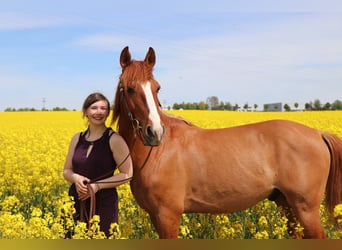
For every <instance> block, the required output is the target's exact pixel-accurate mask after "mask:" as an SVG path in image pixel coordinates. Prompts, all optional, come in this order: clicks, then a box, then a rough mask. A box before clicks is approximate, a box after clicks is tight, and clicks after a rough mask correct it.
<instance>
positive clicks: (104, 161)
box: [69, 128, 118, 236]
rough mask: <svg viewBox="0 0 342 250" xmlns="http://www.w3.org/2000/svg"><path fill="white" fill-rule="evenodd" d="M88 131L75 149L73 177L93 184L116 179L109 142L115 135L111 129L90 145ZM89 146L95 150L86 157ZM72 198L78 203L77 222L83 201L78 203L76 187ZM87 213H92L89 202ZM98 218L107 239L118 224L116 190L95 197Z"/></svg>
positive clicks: (72, 188) (99, 192) (105, 190)
mask: <svg viewBox="0 0 342 250" xmlns="http://www.w3.org/2000/svg"><path fill="white" fill-rule="evenodd" d="M86 134H87V131H85V132H83V133H81V134H80V137H79V141H78V143H77V145H76V148H75V151H74V156H73V158H72V166H73V171H74V173H77V174H80V175H82V176H86V177H87V178H89V179H90V180H100V179H105V178H108V177H110V176H113V174H114V170H115V169H116V163H115V160H114V158H113V153H112V150H111V148H110V144H109V139H110V137H111V136H112V135H113V134H114V132H113V130H112V129H111V128H107V129H106V131H105V132H104V133H103V135H102V137H101V138H99V139H97V140H95V141H87V140H86V138H85V135H86ZM90 145H93V148H92V150H91V152H90V154H89V155H88V157H87V151H88V148H89V147H90ZM69 195H70V196H73V197H74V201H75V209H76V214H75V218H74V219H75V220H79V219H80V218H79V214H80V201H79V200H78V195H77V191H76V188H75V184H72V185H71V187H70V189H69ZM86 203H87V210H88V213H89V205H90V199H87V201H86ZM96 214H98V215H100V218H101V220H100V227H101V230H102V231H104V232H105V233H106V235H107V236H108V233H109V227H110V223H112V222H117V221H118V195H117V191H116V188H109V189H101V190H100V191H98V192H97V193H96Z"/></svg>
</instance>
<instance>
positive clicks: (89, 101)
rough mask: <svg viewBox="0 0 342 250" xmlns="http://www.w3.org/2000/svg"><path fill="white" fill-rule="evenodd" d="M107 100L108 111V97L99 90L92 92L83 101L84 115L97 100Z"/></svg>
mask: <svg viewBox="0 0 342 250" xmlns="http://www.w3.org/2000/svg"><path fill="white" fill-rule="evenodd" d="M103 100H104V101H106V102H107V105H108V106H107V108H108V112H109V110H110V103H109V101H108V99H107V98H106V97H105V96H104V95H103V94H101V93H99V92H95V93H92V94H90V95H89V96H88V97H87V98H86V99H85V100H84V103H83V107H82V111H83V116H84V115H85V112H86V111H87V109H88V108H89V107H90V106H91V105H92V104H93V103H95V102H98V101H103Z"/></svg>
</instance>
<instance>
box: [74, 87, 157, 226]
mask: <svg viewBox="0 0 342 250" xmlns="http://www.w3.org/2000/svg"><path fill="white" fill-rule="evenodd" d="M120 91H121V93H122V96H123V100H124V103H125V105H126V108H127V110H128V113H127V115H128V117H129V118H130V120H131V123H132V127H133V133H134V140H133V146H132V150H133V148H134V145H135V142H136V139H137V134H138V135H139V137H140V139H141V140H142V141H143V139H142V135H141V129H142V127H141V126H140V123H139V121H138V120H137V119H134V118H133V114H132V112H130V110H129V107H128V103H127V101H126V98H125V96H124V93H123V88H121V89H120ZM152 149H153V147H152V146H151V147H150V150H149V152H148V154H147V157H146V159H145V161H144V163H143V164H142V166H141V169H143V168H144V167H145V165H146V163H147V161H148V159H149V158H150V156H151V153H152ZM130 155H131V154H130V152H128V154H127V156H126V157H125V159H123V161H122V162H121V163H120V164H119V165H118V166H117V168H120V167H121V166H122V165H123V164H124V163H125V162H126V161H127V159H128V158H129V156H130ZM106 176H108V173H107V174H105V175H102V176H100V177H97V178H95V179H93V180H91V181H90V182H88V183H86V185H87V189H88V191H89V195H90V209H89V215H88V213H87V207H86V201H81V204H80V205H81V211H80V220H81V221H83V222H85V221H87V222H88V230H89V229H90V228H91V225H92V223H91V219H92V218H93V217H94V215H95V213H96V195H95V190H94V189H93V188H92V186H91V185H90V184H92V183H95V184H98V183H119V182H124V181H128V180H131V179H132V178H133V177H130V178H126V179H123V180H120V181H100V180H101V179H103V178H104V177H106Z"/></svg>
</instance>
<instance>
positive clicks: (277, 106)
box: [264, 102, 283, 112]
mask: <svg viewBox="0 0 342 250" xmlns="http://www.w3.org/2000/svg"><path fill="white" fill-rule="evenodd" d="M264 111H278V112H281V111H283V105H282V103H281V102H277V103H267V104H264Z"/></svg>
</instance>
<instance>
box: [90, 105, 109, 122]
mask: <svg viewBox="0 0 342 250" xmlns="http://www.w3.org/2000/svg"><path fill="white" fill-rule="evenodd" d="M85 115H86V117H88V120H89V123H92V124H94V125H101V124H103V123H105V121H106V119H107V117H108V115H109V110H108V103H107V101H105V100H101V101H97V102H94V103H93V104H92V105H90V107H89V108H87V110H86V113H85Z"/></svg>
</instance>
